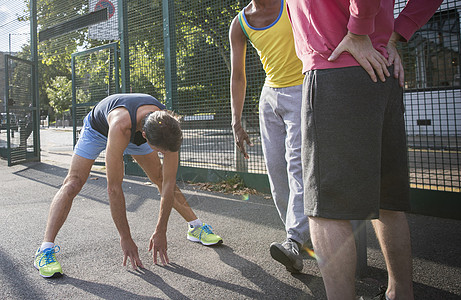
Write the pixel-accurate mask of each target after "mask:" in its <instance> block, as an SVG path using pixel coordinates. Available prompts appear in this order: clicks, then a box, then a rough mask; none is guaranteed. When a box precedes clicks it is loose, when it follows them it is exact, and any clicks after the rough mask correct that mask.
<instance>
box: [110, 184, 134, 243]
mask: <svg viewBox="0 0 461 300" xmlns="http://www.w3.org/2000/svg"><path fill="white" fill-rule="evenodd" d="M109 202H110V212H111V215H112V219H113V220H114V223H115V226H116V227H117V230H118V233H119V235H120V238H121V239H125V238H131V233H130V226H129V224H128V220H127V217H126V206H125V196H124V195H123V191H122V189H121V188H120V189H114V190H110V189H109Z"/></svg>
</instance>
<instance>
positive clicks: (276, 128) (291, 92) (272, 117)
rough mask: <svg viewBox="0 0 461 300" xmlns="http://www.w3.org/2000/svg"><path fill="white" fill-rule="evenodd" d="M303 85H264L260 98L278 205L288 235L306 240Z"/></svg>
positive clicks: (265, 147) (264, 141)
mask: <svg viewBox="0 0 461 300" xmlns="http://www.w3.org/2000/svg"><path fill="white" fill-rule="evenodd" d="M301 99H302V85H297V86H292V87H286V88H271V87H267V86H264V87H263V89H262V91H261V98H260V101H259V123H260V130H261V140H262V149H263V153H264V159H265V161H266V168H267V173H268V175H269V182H270V186H271V191H272V197H273V199H274V203H275V206H276V207H277V210H278V212H279V215H280V218H281V219H282V221H283V223H284V224H285V230H286V233H287V238H291V239H294V240H295V241H297V242H299V243H301V244H303V243H305V242H306V241H307V240H308V239H309V222H308V219H307V217H306V216H305V215H304V203H303V179H302V163H301Z"/></svg>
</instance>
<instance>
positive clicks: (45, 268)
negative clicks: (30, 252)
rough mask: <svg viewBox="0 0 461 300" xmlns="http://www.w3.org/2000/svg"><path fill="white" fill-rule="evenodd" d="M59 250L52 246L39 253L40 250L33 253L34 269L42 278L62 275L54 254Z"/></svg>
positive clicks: (57, 247)
mask: <svg viewBox="0 0 461 300" xmlns="http://www.w3.org/2000/svg"><path fill="white" fill-rule="evenodd" d="M60 249H61V248H59V246H54V247H53V248H47V249H45V250H43V251H40V248H38V249H37V252H35V260H34V267H35V268H36V269H37V270H38V271H39V273H40V276H42V277H47V278H49V277H58V276H61V275H62V268H61V264H60V263H59V262H58V261H57V260H56V253H58V252H59V250H60Z"/></svg>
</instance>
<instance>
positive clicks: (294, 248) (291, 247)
mask: <svg viewBox="0 0 461 300" xmlns="http://www.w3.org/2000/svg"><path fill="white" fill-rule="evenodd" d="M284 244H285V245H289V246H288V247H289V249H288V250H291V251H292V252H293V253H294V254H296V255H299V248H298V245H297V244H296V242H295V241H293V240H291V239H288V240H287V241H286V242H285V243H284Z"/></svg>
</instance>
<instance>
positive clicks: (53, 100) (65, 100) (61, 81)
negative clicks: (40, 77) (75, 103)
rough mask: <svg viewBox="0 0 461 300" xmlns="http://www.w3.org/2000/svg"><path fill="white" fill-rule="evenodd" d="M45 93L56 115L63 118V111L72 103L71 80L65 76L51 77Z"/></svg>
mask: <svg viewBox="0 0 461 300" xmlns="http://www.w3.org/2000/svg"><path fill="white" fill-rule="evenodd" d="M46 93H47V95H48V98H49V99H50V107H52V108H53V110H54V111H55V113H56V115H57V116H58V117H62V119H64V111H66V110H68V109H69V108H70V106H71V105H72V81H71V80H69V79H67V77H65V76H57V77H55V78H54V79H52V81H51V83H50V86H49V87H48V88H47V89H46Z"/></svg>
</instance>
